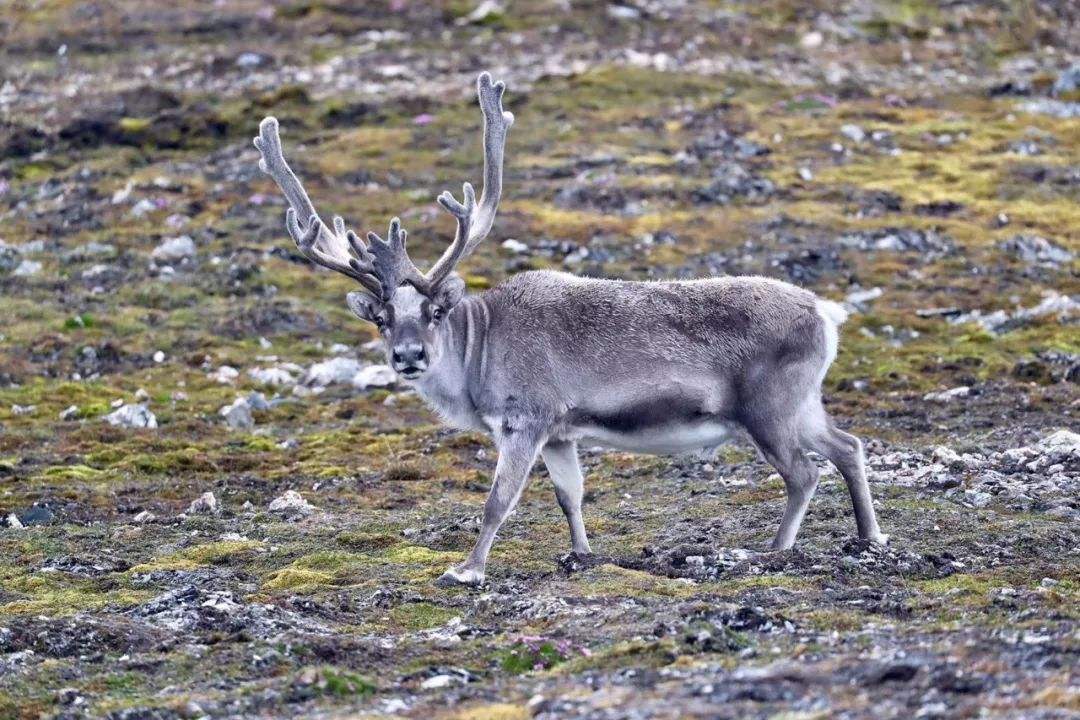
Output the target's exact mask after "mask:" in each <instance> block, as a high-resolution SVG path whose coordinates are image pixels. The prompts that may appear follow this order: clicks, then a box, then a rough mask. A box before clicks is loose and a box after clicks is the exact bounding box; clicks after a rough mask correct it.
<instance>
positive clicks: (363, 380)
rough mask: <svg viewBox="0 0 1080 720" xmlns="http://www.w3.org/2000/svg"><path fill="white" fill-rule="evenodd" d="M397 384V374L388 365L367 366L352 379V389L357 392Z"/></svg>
mask: <svg viewBox="0 0 1080 720" xmlns="http://www.w3.org/2000/svg"><path fill="white" fill-rule="evenodd" d="M395 382H397V374H396V373H395V372H394V371H393V369H392V368H391V367H390V366H389V365H368V366H367V367H365V368H363V369H362V370H360V372H358V373H356V374H355V375H354V376H353V378H352V384H353V387H355V388H357V389H359V390H368V389H370V388H386V387H391V386H393V384H394V383H395Z"/></svg>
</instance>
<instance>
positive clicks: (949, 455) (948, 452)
mask: <svg viewBox="0 0 1080 720" xmlns="http://www.w3.org/2000/svg"><path fill="white" fill-rule="evenodd" d="M933 458H934V460H936V461H938V462H940V463H942V464H943V465H949V466H952V465H960V464H962V461H961V459H960V454H959V453H958V452H956V451H955V450H953V449H952V448H949V447H945V446H944V445H942V446H940V447H936V448H934V453H933Z"/></svg>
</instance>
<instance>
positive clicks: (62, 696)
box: [56, 687, 80, 705]
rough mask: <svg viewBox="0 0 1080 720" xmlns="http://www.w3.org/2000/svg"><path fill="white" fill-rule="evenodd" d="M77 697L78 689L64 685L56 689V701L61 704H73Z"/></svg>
mask: <svg viewBox="0 0 1080 720" xmlns="http://www.w3.org/2000/svg"><path fill="white" fill-rule="evenodd" d="M79 698H80V695H79V691H78V690H76V689H75V688H71V687H66V688H61V689H59V690H57V691H56V702H58V703H60V704H61V705H74V704H75V703H76V702H78V700H79Z"/></svg>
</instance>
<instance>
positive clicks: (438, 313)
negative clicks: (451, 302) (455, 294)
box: [431, 305, 445, 322]
mask: <svg viewBox="0 0 1080 720" xmlns="http://www.w3.org/2000/svg"><path fill="white" fill-rule="evenodd" d="M444 314H445V313H444V311H443V309H442V308H441V307H439V306H438V305H436V306H435V307H433V308H431V319H432V320H434V321H435V322H439V321H440V320H442V319H443V315H444Z"/></svg>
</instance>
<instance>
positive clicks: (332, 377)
mask: <svg viewBox="0 0 1080 720" xmlns="http://www.w3.org/2000/svg"><path fill="white" fill-rule="evenodd" d="M363 367H364V366H363V365H361V364H360V361H359V360H354V359H352V358H346V357H336V358H331V359H330V360H325V361H323V362H320V363H315V364H314V365H312V366H311V367H309V368H308V370H307V372H306V373H305V374H304V381H303V382H304V385H308V386H312V387H325V386H326V385H334V384H345V383H351V382H352V379H353V378H354V377H355V376H356V374H357V373H358V372H360V371H361V370H363Z"/></svg>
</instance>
